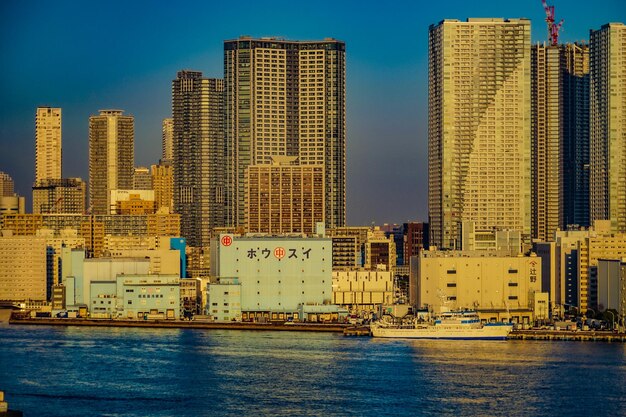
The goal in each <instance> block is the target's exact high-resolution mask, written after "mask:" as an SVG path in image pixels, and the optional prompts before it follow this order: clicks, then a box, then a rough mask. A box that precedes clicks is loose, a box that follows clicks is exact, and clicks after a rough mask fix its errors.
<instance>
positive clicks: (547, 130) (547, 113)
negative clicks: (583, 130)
mask: <svg viewBox="0 0 626 417" xmlns="http://www.w3.org/2000/svg"><path fill="white" fill-rule="evenodd" d="M531 70H532V106H531V108H532V217H531V218H532V221H531V224H532V230H531V232H532V238H533V239H539V240H549V239H554V232H556V231H557V229H562V228H563V225H562V223H561V222H562V220H563V195H562V190H563V188H562V186H561V184H562V182H563V178H562V164H563V160H562V154H561V150H562V147H561V142H562V140H561V132H562V121H563V117H562V116H563V115H562V112H561V109H562V106H561V100H562V96H563V92H562V86H561V48H560V47H559V46H556V45H555V46H552V45H546V44H545V43H544V44H537V45H533V46H532V50H531Z"/></svg>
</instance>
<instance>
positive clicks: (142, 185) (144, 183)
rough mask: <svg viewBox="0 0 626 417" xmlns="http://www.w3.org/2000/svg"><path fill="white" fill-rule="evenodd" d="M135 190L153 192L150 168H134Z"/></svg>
mask: <svg viewBox="0 0 626 417" xmlns="http://www.w3.org/2000/svg"><path fill="white" fill-rule="evenodd" d="M133 190H152V172H151V171H150V170H149V169H148V168H146V167H135V168H134V170H133Z"/></svg>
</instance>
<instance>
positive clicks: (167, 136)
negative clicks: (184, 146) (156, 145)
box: [161, 117, 174, 162]
mask: <svg viewBox="0 0 626 417" xmlns="http://www.w3.org/2000/svg"><path fill="white" fill-rule="evenodd" d="M162 128H163V142H162V146H163V149H162V155H161V159H162V160H164V161H170V162H171V161H172V159H173V158H174V156H173V153H174V150H173V149H174V148H173V139H174V119H172V118H171V117H168V118H166V119H163V126H162Z"/></svg>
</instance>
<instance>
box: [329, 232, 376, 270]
mask: <svg viewBox="0 0 626 417" xmlns="http://www.w3.org/2000/svg"><path fill="white" fill-rule="evenodd" d="M369 232H370V228H369V227H366V226H344V227H336V228H332V229H326V236H327V237H330V238H332V242H333V270H337V269H345V268H347V269H351V268H356V267H361V266H363V263H364V259H363V258H364V256H365V242H366V241H367V236H368V233H369Z"/></svg>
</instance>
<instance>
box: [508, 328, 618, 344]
mask: <svg viewBox="0 0 626 417" xmlns="http://www.w3.org/2000/svg"><path fill="white" fill-rule="evenodd" d="M508 338H509V339H511V340H551V341H579V342H622V343H623V342H626V333H615V332H610V331H571V330H514V331H512V332H511V333H510V334H509V337H508Z"/></svg>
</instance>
